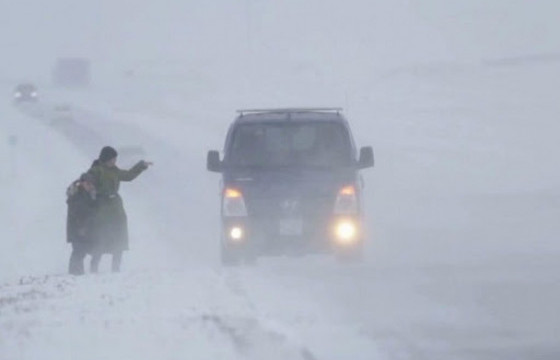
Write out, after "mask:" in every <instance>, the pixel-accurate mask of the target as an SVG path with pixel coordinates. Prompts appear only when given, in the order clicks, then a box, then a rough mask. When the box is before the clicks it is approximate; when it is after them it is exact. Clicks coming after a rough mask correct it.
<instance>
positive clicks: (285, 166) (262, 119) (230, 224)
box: [207, 108, 373, 264]
mask: <svg viewBox="0 0 560 360" xmlns="http://www.w3.org/2000/svg"><path fill="white" fill-rule="evenodd" d="M341 111H342V110H341V109H338V108H336V109H331V108H329V109H272V110H240V111H239V116H238V117H237V119H236V120H235V121H234V122H233V124H232V125H231V126H230V128H229V131H228V134H227V138H226V143H225V148H224V159H223V160H220V153H219V152H218V151H210V152H208V158H207V168H208V170H210V171H214V172H220V173H222V175H223V181H222V184H223V185H222V189H221V219H222V238H221V256H222V262H223V263H224V264H233V263H237V262H239V261H248V262H252V261H255V260H256V258H257V257H258V256H259V255H284V254H294V255H300V254H309V253H334V254H335V255H337V256H338V257H339V258H340V259H359V258H360V257H361V255H362V251H363V242H364V229H363V206H362V188H363V184H362V178H361V176H360V175H359V170H360V169H364V168H368V167H372V166H373V150H372V148H371V147H363V148H361V149H360V153H359V157H357V151H356V147H355V144H354V140H353V138H352V135H351V132H350V128H349V126H348V122H347V121H346V119H345V118H344V117H343V116H342V114H341Z"/></svg>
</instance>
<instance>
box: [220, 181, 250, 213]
mask: <svg viewBox="0 0 560 360" xmlns="http://www.w3.org/2000/svg"><path fill="white" fill-rule="evenodd" d="M223 196H224V197H223V202H222V213H223V215H224V216H226V217H233V216H247V207H246V206H245V200H244V199H243V194H242V193H241V191H239V190H237V189H233V188H226V189H225V190H224V195H223Z"/></svg>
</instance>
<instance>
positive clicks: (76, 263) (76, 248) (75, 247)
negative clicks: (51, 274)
mask: <svg viewBox="0 0 560 360" xmlns="http://www.w3.org/2000/svg"><path fill="white" fill-rule="evenodd" d="M85 257H86V251H85V248H84V247H83V246H82V244H80V243H74V244H72V254H71V255H70V264H69V265H68V273H69V274H71V275H83V274H84V258H85Z"/></svg>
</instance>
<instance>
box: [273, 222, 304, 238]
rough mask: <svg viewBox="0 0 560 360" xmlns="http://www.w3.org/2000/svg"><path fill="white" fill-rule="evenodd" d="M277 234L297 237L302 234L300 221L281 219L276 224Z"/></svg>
mask: <svg viewBox="0 0 560 360" xmlns="http://www.w3.org/2000/svg"><path fill="white" fill-rule="evenodd" d="M278 232H279V233H280V235H285V236H299V235H302V234H303V220H302V219H283V220H280V222H279V224H278Z"/></svg>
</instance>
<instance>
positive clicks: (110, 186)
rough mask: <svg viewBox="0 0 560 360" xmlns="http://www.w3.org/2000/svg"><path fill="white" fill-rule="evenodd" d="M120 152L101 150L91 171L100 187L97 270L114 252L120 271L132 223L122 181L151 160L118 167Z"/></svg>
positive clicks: (94, 269) (93, 267)
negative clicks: (103, 256)
mask: <svg viewBox="0 0 560 360" xmlns="http://www.w3.org/2000/svg"><path fill="white" fill-rule="evenodd" d="M117 155H118V154H117V151H116V150H115V149H113V148H112V147H110V146H105V147H104V148H103V149H101V153H100V154H99V158H98V159H97V160H96V161H94V163H93V165H92V167H91V169H90V170H89V172H88V174H91V176H93V179H94V185H95V188H96V189H97V207H96V213H95V216H94V224H93V226H94V234H95V246H94V249H93V256H92V259H91V271H92V272H97V270H98V267H99V261H100V260H101V256H102V255H103V254H112V255H113V261H112V267H111V269H112V271H113V272H119V271H120V267H121V260H122V253H123V251H125V250H128V224H127V218H126V213H125V211H124V206H123V202H122V199H121V197H120V195H119V187H120V182H121V181H132V180H134V179H135V178H136V177H137V176H138V175H140V174H141V173H142V172H143V171H144V170H146V169H147V168H148V167H149V166H150V165H151V163H149V162H146V161H140V162H138V163H137V164H136V165H134V166H133V167H132V168H131V169H130V170H121V169H119V168H118V167H117V165H116V163H117Z"/></svg>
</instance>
